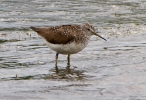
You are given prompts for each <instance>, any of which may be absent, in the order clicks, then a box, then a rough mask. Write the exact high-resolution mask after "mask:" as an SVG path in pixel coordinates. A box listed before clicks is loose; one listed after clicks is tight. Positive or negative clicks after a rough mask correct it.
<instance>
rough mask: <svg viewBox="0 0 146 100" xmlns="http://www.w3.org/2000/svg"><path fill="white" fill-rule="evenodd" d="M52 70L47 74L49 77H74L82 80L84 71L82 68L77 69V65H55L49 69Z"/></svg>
mask: <svg viewBox="0 0 146 100" xmlns="http://www.w3.org/2000/svg"><path fill="white" fill-rule="evenodd" d="M50 71H51V72H53V73H52V74H51V75H49V78H51V79H75V80H83V78H84V77H85V76H84V74H83V73H84V71H83V70H77V67H75V66H74V67H73V66H66V67H60V68H59V67H58V66H55V68H53V69H51V70H50Z"/></svg>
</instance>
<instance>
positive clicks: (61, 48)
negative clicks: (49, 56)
mask: <svg viewBox="0 0 146 100" xmlns="http://www.w3.org/2000/svg"><path fill="white" fill-rule="evenodd" d="M47 45H48V47H49V48H50V49H52V50H54V51H56V52H57V53H60V54H74V53H77V52H80V51H81V50H83V49H84V48H85V47H86V46H87V43H85V44H81V43H80V44H76V43H74V42H73V43H70V44H66V45H63V44H51V43H48V42H47Z"/></svg>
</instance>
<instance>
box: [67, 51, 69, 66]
mask: <svg viewBox="0 0 146 100" xmlns="http://www.w3.org/2000/svg"><path fill="white" fill-rule="evenodd" d="M67 61H68V63H67V66H70V54H68V56H67Z"/></svg>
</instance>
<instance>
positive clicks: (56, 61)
mask: <svg viewBox="0 0 146 100" xmlns="http://www.w3.org/2000/svg"><path fill="white" fill-rule="evenodd" d="M58 55H59V53H56V59H55V66H56V67H57V63H58Z"/></svg>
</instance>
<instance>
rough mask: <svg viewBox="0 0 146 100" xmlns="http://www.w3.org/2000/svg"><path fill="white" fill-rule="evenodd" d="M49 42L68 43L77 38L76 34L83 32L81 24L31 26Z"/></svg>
mask: <svg viewBox="0 0 146 100" xmlns="http://www.w3.org/2000/svg"><path fill="white" fill-rule="evenodd" d="M30 28H31V29H33V30H34V31H36V32H37V33H38V34H39V35H40V36H42V37H44V38H45V39H46V41H47V42H50V43H52V44H68V43H70V42H72V41H74V40H75V38H76V34H78V33H80V32H81V27H80V25H61V26H54V27H48V28H35V27H30Z"/></svg>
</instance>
